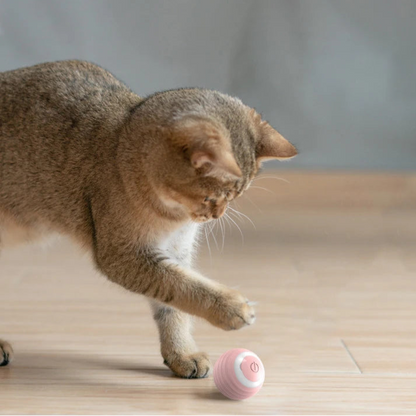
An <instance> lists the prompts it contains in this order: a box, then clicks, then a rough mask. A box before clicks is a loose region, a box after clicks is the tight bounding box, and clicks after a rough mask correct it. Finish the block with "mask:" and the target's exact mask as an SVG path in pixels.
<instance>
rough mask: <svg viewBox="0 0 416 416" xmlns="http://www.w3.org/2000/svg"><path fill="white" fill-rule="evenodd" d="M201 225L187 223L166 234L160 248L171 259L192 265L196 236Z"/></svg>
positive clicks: (159, 245)
mask: <svg viewBox="0 0 416 416" xmlns="http://www.w3.org/2000/svg"><path fill="white" fill-rule="evenodd" d="M199 227H200V225H199V224H197V223H187V224H185V225H183V226H182V227H181V228H179V229H177V230H175V231H174V232H172V233H170V234H169V235H167V236H165V238H163V239H162V240H161V241H160V242H159V244H158V248H159V249H160V250H162V251H163V252H164V253H165V254H166V255H167V256H168V257H169V259H170V260H171V261H173V262H174V263H178V264H181V265H183V266H188V267H189V266H190V265H191V263H192V257H193V255H194V253H195V249H196V238H197V235H198V231H199Z"/></svg>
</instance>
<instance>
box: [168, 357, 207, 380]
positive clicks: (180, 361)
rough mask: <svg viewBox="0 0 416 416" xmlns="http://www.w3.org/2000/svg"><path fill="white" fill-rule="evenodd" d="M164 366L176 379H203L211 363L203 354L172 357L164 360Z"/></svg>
mask: <svg viewBox="0 0 416 416" xmlns="http://www.w3.org/2000/svg"><path fill="white" fill-rule="evenodd" d="M164 364H166V365H167V366H168V367H169V368H170V369H171V370H172V371H173V372H174V373H175V375H177V376H178V377H182V378H205V377H207V376H208V375H209V373H210V370H211V363H210V361H209V358H208V355H207V354H206V353H205V352H196V353H194V354H189V355H174V356H171V357H169V358H167V359H165V361H164Z"/></svg>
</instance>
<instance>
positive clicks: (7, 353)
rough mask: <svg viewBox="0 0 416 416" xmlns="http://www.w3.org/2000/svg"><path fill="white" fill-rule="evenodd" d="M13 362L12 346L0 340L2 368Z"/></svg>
mask: <svg viewBox="0 0 416 416" xmlns="http://www.w3.org/2000/svg"><path fill="white" fill-rule="evenodd" d="M12 360H13V348H12V346H11V345H10V344H9V343H8V342H6V341H3V340H1V339H0V367H2V366H5V365H7V364H9V363H10V362H11V361H12Z"/></svg>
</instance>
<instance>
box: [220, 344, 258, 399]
mask: <svg viewBox="0 0 416 416" xmlns="http://www.w3.org/2000/svg"><path fill="white" fill-rule="evenodd" d="M264 376H265V373H264V366H263V363H262V362H261V360H260V358H259V357H258V356H257V355H256V354H254V352H251V351H249V350H246V349H243V348H235V349H233V350H229V351H227V352H226V353H224V354H223V355H221V357H220V358H219V359H218V361H217V362H216V363H215V366H214V383H215V385H216V386H217V388H218V390H219V391H220V392H221V393H222V394H223V395H224V396H226V397H228V398H229V399H232V400H244V399H248V398H249V397H252V396H254V395H255V394H256V393H257V392H258V391H259V390H260V389H261V387H262V386H263V383H264Z"/></svg>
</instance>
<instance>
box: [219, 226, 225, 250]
mask: <svg viewBox="0 0 416 416" xmlns="http://www.w3.org/2000/svg"><path fill="white" fill-rule="evenodd" d="M219 224H220V228H221V233H222V246H221V251H224V244H225V229H224V224H223V223H222V218H219Z"/></svg>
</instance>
